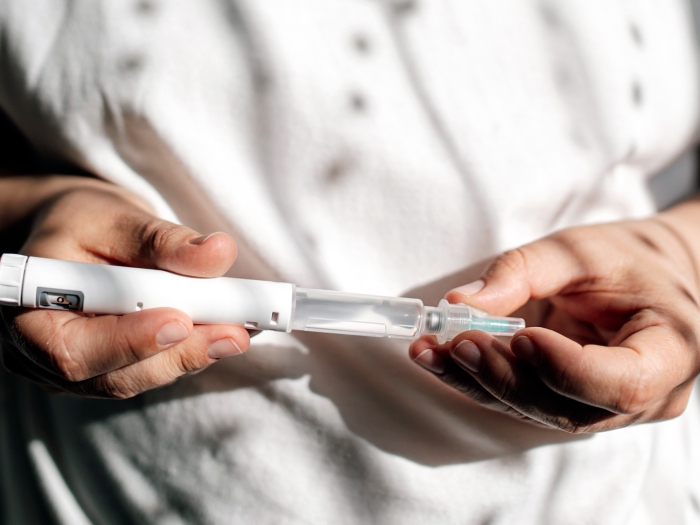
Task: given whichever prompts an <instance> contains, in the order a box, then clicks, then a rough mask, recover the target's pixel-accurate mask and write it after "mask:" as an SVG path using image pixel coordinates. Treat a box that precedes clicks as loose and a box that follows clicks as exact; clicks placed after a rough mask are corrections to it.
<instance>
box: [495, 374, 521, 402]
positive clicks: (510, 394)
mask: <svg viewBox="0 0 700 525" xmlns="http://www.w3.org/2000/svg"><path fill="white" fill-rule="evenodd" d="M495 386H496V392H497V393H498V397H499V399H502V400H503V401H504V402H505V403H508V404H510V402H512V401H516V400H517V399H518V396H517V391H518V385H517V379H516V378H515V376H514V375H513V373H512V372H510V371H505V372H504V373H503V374H502V375H501V376H500V377H499V378H498V379H497V381H496V385H495Z"/></svg>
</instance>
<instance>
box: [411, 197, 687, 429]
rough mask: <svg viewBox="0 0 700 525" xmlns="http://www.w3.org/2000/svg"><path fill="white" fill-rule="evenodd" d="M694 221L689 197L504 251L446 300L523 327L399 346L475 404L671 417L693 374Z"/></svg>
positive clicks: (541, 415)
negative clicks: (660, 209)
mask: <svg viewBox="0 0 700 525" xmlns="http://www.w3.org/2000/svg"><path fill="white" fill-rule="evenodd" d="M699 226H700V202H699V201H698V200H693V201H689V202H686V203H684V204H682V205H680V206H677V207H676V208H673V209H671V210H669V211H668V212H665V213H662V214H659V215H657V216H655V217H653V218H651V219H649V220H640V221H628V222H618V223H610V224H601V225H595V226H585V227H577V228H570V229H566V230H562V231H559V232H557V233H554V234H552V235H550V236H548V237H545V238H543V239H541V240H538V241H536V242H533V243H531V244H528V245H525V246H522V247H520V248H517V249H515V250H512V251H509V252H506V253H505V254H503V255H501V256H500V257H498V258H497V259H495V260H494V261H493V263H492V264H491V265H490V267H489V268H488V269H487V270H486V272H485V273H484V275H483V276H482V278H481V279H480V281H477V282H475V283H470V284H469V285H466V286H464V287H460V288H457V289H454V290H451V291H450V292H448V293H447V294H446V298H447V300H448V301H450V302H452V303H466V304H470V305H473V306H476V307H478V308H481V309H483V310H486V311H487V312H489V313H490V314H492V315H508V314H511V313H512V312H514V311H516V310H518V309H521V312H524V315H525V316H526V317H527V319H526V320H527V322H528V328H526V329H524V330H521V331H520V332H518V333H517V334H515V336H514V337H513V338H512V339H511V340H510V341H509V342H503V341H500V340H497V339H495V338H493V337H490V336H488V335H486V334H484V333H481V332H476V331H472V332H465V333H463V334H460V335H459V336H458V337H456V338H455V339H454V340H453V341H450V342H448V343H446V344H444V345H437V343H436V342H435V340H434V339H431V338H429V337H426V338H422V339H419V340H418V341H416V342H414V343H413V344H412V345H411V347H410V350H409V354H410V356H411V358H413V359H414V361H415V362H416V363H417V364H419V365H421V366H423V367H424V368H426V369H427V370H429V371H431V373H434V374H435V375H436V376H437V377H438V378H440V379H441V380H442V381H444V382H445V383H447V384H448V385H450V386H451V387H453V388H456V389H458V390H460V391H461V392H463V393H464V394H465V395H467V396H469V397H471V398H473V399H474V400H476V401H478V402H479V403H481V404H483V405H484V406H487V407H489V408H492V409H494V410H500V411H503V412H506V413H508V414H511V415H512V416H513V417H517V418H520V419H523V420H525V421H529V422H532V423H535V424H539V425H545V426H548V427H553V428H557V429H562V430H565V431H567V432H572V433H581V432H596V431H603V430H611V429H615V428H620V427H624V426H627V425H631V424H636V423H644V422H650V421H660V420H666V419H670V418H674V417H677V416H678V415H680V414H681V413H682V412H683V410H684V409H685V407H686V405H687V403H688V398H689V396H690V394H691V391H692V388H693V384H694V382H695V379H696V378H697V376H698V373H700V353H699V351H698V350H699V343H698V339H699V337H700V308H698V304H700V303H699V293H698V273H699V271H698V270H699V268H700V267H699V266H698V261H700V257H699V255H700V254H699V253H698V249H697V247H700V235H699V231H700V227H699ZM480 288H481V289H480Z"/></svg>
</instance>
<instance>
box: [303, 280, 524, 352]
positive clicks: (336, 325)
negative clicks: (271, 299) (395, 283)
mask: <svg viewBox="0 0 700 525" xmlns="http://www.w3.org/2000/svg"><path fill="white" fill-rule="evenodd" d="M523 328H525V321H524V320H523V319H517V318H514V317H492V316H489V315H488V314H487V313H486V312H483V311H481V310H479V309H477V308H474V307H472V306H467V305H463V304H450V303H448V302H447V301H446V300H444V299H443V300H442V301H440V304H438V306H437V307H432V306H424V305H423V302H422V301H421V300H420V299H409V298H404V297H381V296H374V295H361V294H350V293H343V292H334V291H329V290H311V289H306V288H297V289H296V293H295V309H294V314H293V318H292V329H293V330H305V331H308V332H325V333H330V334H348V335H362V336H368V337H391V338H397V339H417V338H418V337H420V336H421V335H424V334H425V335H434V336H436V337H437V339H438V342H439V343H444V342H445V341H449V340H451V339H452V338H453V337H455V336H456V335H457V334H459V333H462V332H466V331H467V330H481V331H482V332H486V333H489V334H492V335H501V336H512V335H513V334H514V333H515V332H517V331H518V330H521V329H523Z"/></svg>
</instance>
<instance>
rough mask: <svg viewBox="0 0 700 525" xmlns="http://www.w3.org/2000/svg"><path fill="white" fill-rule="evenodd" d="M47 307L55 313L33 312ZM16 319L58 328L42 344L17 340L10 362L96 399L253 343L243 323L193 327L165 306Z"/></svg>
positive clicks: (156, 382)
mask: <svg viewBox="0 0 700 525" xmlns="http://www.w3.org/2000/svg"><path fill="white" fill-rule="evenodd" d="M44 313H46V314H48V316H42V317H41V318H36V316H34V315H33V314H44ZM144 314H147V315H144ZM33 317H34V318H33ZM16 322H17V323H18V324H19V325H20V326H21V329H22V330H23V329H24V328H26V327H27V325H30V326H33V325H37V326H38V325H41V324H45V325H51V327H52V328H51V329H50V331H49V332H46V329H45V333H50V336H49V337H47V342H46V343H45V346H43V347H41V348H37V347H36V346H34V345H41V343H42V341H37V340H30V339H24V340H23V341H22V342H19V343H20V344H17V345H16V346H18V347H19V348H21V349H22V350H23V351H22V352H20V351H18V350H17V348H10V347H9V346H8V345H4V347H3V352H4V353H3V360H4V363H5V365H6V366H7V368H8V369H10V370H12V371H15V372H18V373H20V374H21V375H24V376H25V377H28V378H30V379H32V380H33V381H35V382H38V383H40V384H43V385H51V386H53V387H55V388H57V389H59V390H62V391H64V392H72V393H75V394H78V395H86V396H91V397H106V398H127V397H132V396H134V395H136V394H139V393H141V392H144V391H146V390H148V389H151V388H156V387H159V386H162V385H165V384H168V383H171V382H172V381H174V380H175V379H177V378H178V377H180V376H182V375H183V374H185V373H188V372H191V371H195V370H199V369H201V368H203V367H206V366H208V365H210V364H212V363H214V362H216V361H217V360H219V359H222V358H224V357H229V356H233V355H238V354H241V353H243V352H245V351H246V350H247V349H248V348H249V346H250V338H249V337H248V333H247V331H246V330H245V329H244V328H241V327H237V326H230V325H202V326H195V327H192V324H191V322H189V319H188V318H187V316H186V315H184V314H183V313H182V312H179V311H177V310H172V309H166V308H163V309H154V310H149V311H143V312H136V313H134V314H129V315H125V316H122V317H117V316H101V317H92V318H86V317H78V316H76V315H75V314H71V313H69V312H57V311H39V312H28V313H27V315H24V316H23V315H20V316H18V318H17V320H16ZM183 325H184V326H185V330H184V331H183V330H182V326H183ZM44 328H45V327H44ZM18 333H19V332H18ZM30 333H34V332H30ZM14 343H18V341H14ZM27 355H28V356H31V360H30V359H29V358H28V357H27ZM37 356H39V357H37Z"/></svg>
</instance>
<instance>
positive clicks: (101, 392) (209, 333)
mask: <svg viewBox="0 0 700 525" xmlns="http://www.w3.org/2000/svg"><path fill="white" fill-rule="evenodd" d="M249 345H250V339H249V338H248V334H247V332H246V331H245V329H243V328H241V327H236V326H229V325H200V326H195V327H194V330H193V331H192V334H191V335H190V337H188V338H187V339H186V340H185V341H183V342H182V343H180V344H178V345H175V346H173V347H172V348H169V349H167V350H165V351H163V352H160V353H158V354H156V355H154V356H152V357H150V358H148V359H146V360H144V361H140V362H138V363H134V364H132V365H129V366H126V367H124V368H120V369H118V370H114V371H112V372H109V373H107V374H103V375H101V376H98V377H95V378H93V379H90V380H88V381H84V382H82V383H78V384H75V385H72V386H71V390H72V391H73V392H75V393H78V394H80V395H86V396H93V397H109V398H117V399H126V398H129V397H133V396H135V395H137V394H139V393H141V392H145V391H147V390H150V389H153V388H157V387H159V386H163V385H166V384H169V383H172V382H173V381H175V380H176V379H178V378H179V377H181V376H183V375H185V374H187V373H189V372H193V371H196V370H200V369H202V368H204V367H206V366H209V365H211V364H212V363H215V362H216V361H218V360H219V359H222V358H224V357H230V356H234V355H239V354H241V353H243V352H245V351H247V350H248V347H249Z"/></svg>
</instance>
